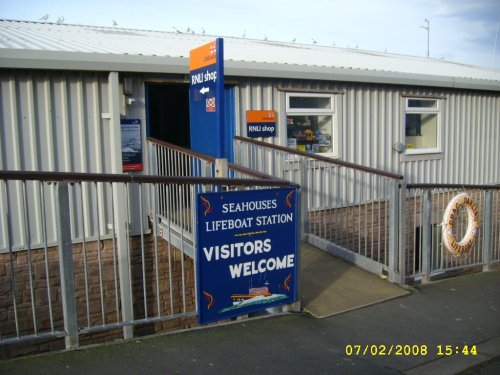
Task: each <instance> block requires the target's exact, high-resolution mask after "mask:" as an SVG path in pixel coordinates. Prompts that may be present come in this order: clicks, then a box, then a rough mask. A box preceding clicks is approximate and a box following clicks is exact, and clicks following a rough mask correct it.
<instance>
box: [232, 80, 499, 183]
mask: <svg viewBox="0 0 500 375" xmlns="http://www.w3.org/2000/svg"><path fill="white" fill-rule="evenodd" d="M286 88H291V89H294V90H297V89H303V90H304V91H308V90H309V91H310V90H317V91H325V92H328V91H330V92H335V91H340V92H343V93H342V94H336V95H337V97H338V98H339V100H337V101H336V102H337V103H341V105H340V108H337V109H336V111H337V113H338V116H337V124H338V126H339V130H340V131H339V135H340V138H341V145H340V147H341V150H340V156H341V157H340V158H341V159H342V160H346V161H349V162H353V163H357V164H361V165H365V166H369V167H373V168H377V169H382V170H385V171H388V172H393V173H398V174H402V175H403V176H404V177H405V181H406V182H407V183H463V184H487V183H500V167H499V160H500V95H499V94H497V93H493V92H481V91H465V90H459V91H454V90H443V89H432V88H425V89H424V88H410V87H403V86H388V85H367V84H343V83H335V82H318V81H303V80H302V81H278V80H257V79H252V80H250V79H248V80H241V81H240V84H239V90H238V94H239V98H238V100H239V102H238V103H239V108H240V116H239V124H240V127H239V129H237V133H238V134H239V135H243V136H246V119H245V114H246V111H247V110H251V109H252V110H259V109H274V110H276V111H277V112H278V114H279V118H278V123H279V126H278V134H277V137H276V138H266V139H262V140H264V141H266V142H270V143H275V144H280V145H286V130H285V129H286V113H285V106H286V103H285V95H284V92H285V91H286ZM402 94H405V95H431V96H436V97H443V98H444V99H442V112H441V116H442V138H443V139H442V148H443V152H442V153H441V154H438V155H432V154H428V155H421V156H418V157H411V156H404V154H399V153H397V152H396V151H394V150H393V146H394V144H395V143H398V142H401V143H403V144H404V143H405V140H404V138H405V135H404V113H405V103H404V97H403V96H402Z"/></svg>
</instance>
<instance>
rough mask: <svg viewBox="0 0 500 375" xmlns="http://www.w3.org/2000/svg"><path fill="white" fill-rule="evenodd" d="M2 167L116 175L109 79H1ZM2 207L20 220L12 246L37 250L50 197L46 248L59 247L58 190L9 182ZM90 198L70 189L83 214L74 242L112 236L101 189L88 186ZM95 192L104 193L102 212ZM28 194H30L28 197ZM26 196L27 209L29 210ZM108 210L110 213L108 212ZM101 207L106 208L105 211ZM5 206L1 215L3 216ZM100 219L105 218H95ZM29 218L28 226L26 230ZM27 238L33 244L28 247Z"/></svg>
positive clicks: (33, 75)
mask: <svg viewBox="0 0 500 375" xmlns="http://www.w3.org/2000/svg"><path fill="white" fill-rule="evenodd" d="M0 97H1V99H0V168H2V169H4V170H20V171H58V172H85V173H111V155H110V150H109V146H108V145H109V138H110V134H111V133H110V129H109V120H103V119H102V118H101V113H103V112H109V108H108V75H107V74H101V73H74V72H64V73H62V72H50V73H44V72H31V71H5V70H4V71H1V72H0ZM2 189H3V191H2V194H3V195H4V196H3V197H2V203H1V204H2V205H6V204H7V201H6V200H4V197H7V196H8V205H9V207H8V208H9V211H10V212H14V213H16V216H17V217H18V219H19V223H14V225H13V228H11V233H10V235H11V237H12V238H10V243H11V244H12V245H13V247H14V248H20V247H24V246H26V243H27V242H30V244H31V245H30V246H32V247H33V246H40V245H43V244H44V242H45V237H44V234H43V230H42V227H43V225H44V224H43V222H44V220H43V217H42V216H43V212H42V206H41V205H40V204H39V203H40V202H41V200H42V193H43V194H44V196H45V203H46V204H45V218H46V223H47V238H46V240H47V243H48V244H53V243H54V242H55V241H56V233H55V231H56V228H55V221H54V218H55V216H56V215H55V203H54V199H53V198H54V194H55V191H54V187H53V186H49V185H46V186H45V189H44V190H43V191H42V190H41V187H40V184H39V183H35V182H27V183H26V185H25V189H24V187H23V185H22V184H21V183H20V182H16V183H9V188H8V194H7V189H6V188H5V186H2ZM83 189H84V192H85V193H86V194H84V195H83V198H81V197H80V188H79V187H78V186H77V185H75V186H71V187H70V191H71V192H72V196H71V199H72V210H74V212H76V211H78V212H81V203H82V199H83V206H84V207H85V209H84V213H83V214H81V215H73V219H74V220H72V228H71V229H72V236H73V238H75V239H81V238H82V237H83V231H84V227H85V232H86V233H85V236H86V237H87V238H92V237H95V236H96V233H97V226H98V225H97V223H99V225H100V233H101V235H105V234H107V231H108V229H107V224H108V223H109V222H110V218H109V213H110V204H111V202H110V199H109V194H106V193H105V191H106V190H107V189H106V188H105V187H103V186H102V185H99V186H97V188H96V186H95V184H83ZM96 189H97V191H99V196H100V198H99V205H100V209H99V210H97V206H96V204H97V201H96V194H97V192H96ZM24 191H25V192H24ZM25 196H26V202H27V205H25V203H24V202H25ZM106 207H107V208H106ZM103 208H104V209H103ZM6 209H7V207H4V208H3V212H7V211H6ZM97 212H99V215H100V217H99V218H98V217H97V214H96V213H97ZM25 216H27V217H28V218H29V220H28V226H25V225H24V224H23V222H24V217H25ZM5 220H6V218H5V217H4V216H3V215H2V217H1V218H0V221H2V222H1V223H0V228H2V232H3V233H4V235H3V236H1V237H2V238H0V249H7V248H8V243H7V240H8V239H7V235H6V233H7V224H6V222H5ZM28 234H29V237H30V238H29V241H28Z"/></svg>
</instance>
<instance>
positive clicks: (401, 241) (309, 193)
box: [234, 137, 500, 283]
mask: <svg viewBox="0 0 500 375" xmlns="http://www.w3.org/2000/svg"><path fill="white" fill-rule="evenodd" d="M234 149H235V159H236V161H237V162H238V163H239V164H242V165H245V166H247V167H249V168H253V169H256V170H258V171H261V172H264V173H268V174H271V175H273V176H276V177H278V178H283V179H286V180H289V181H293V182H295V183H299V184H300V185H301V191H302V202H301V203H302V213H301V214H302V223H303V226H302V228H301V229H302V238H303V239H305V240H308V241H309V242H310V243H312V244H313V245H316V246H318V247H320V248H323V249H326V250H329V251H331V252H333V253H334V254H336V255H338V256H340V257H343V258H344V259H346V260H348V261H350V262H352V263H354V264H356V265H358V266H360V267H362V268H364V269H366V270H368V271H370V272H373V273H376V274H380V273H385V272H387V273H388V274H389V278H390V279H391V280H393V281H396V282H399V283H405V282H410V281H411V282H415V281H419V280H422V281H423V282H426V281H428V280H430V278H431V277H437V276H438V275H440V274H443V273H446V272H451V271H455V270H460V269H464V268H471V267H483V268H485V269H489V268H491V267H492V265H493V264H498V262H499V261H500V185H478V186H463V185H418V184H412V185H406V184H405V183H404V180H403V176H399V175H395V174H391V173H386V172H383V171H378V170H374V169H371V168H366V167H363V166H359V165H356V164H352V163H346V162H343V161H339V160H334V159H330V158H325V157H321V156H318V155H314V154H308V153H305V152H300V151H296V150H292V149H288V148H285V147H280V146H276V145H271V144H268V143H265V142H261V141H256V140H253V139H248V138H243V137H235V147H234ZM464 189H465V190H467V191H468V192H469V193H470V194H471V196H472V198H473V200H474V201H475V202H476V204H477V205H478V210H479V213H480V216H481V217H480V223H479V224H480V231H479V233H478V235H477V236H476V241H475V245H474V247H473V248H472V250H471V252H469V253H468V254H466V255H463V256H461V257H454V256H453V255H451V254H449V252H448V251H447V250H446V249H445V248H444V247H443V244H442V239H441V223H442V220H443V213H444V210H445V208H446V206H447V204H448V202H449V201H450V200H451V198H452V197H453V196H454V195H455V194H457V191H459V190H460V191H462V190H464ZM463 221H464V220H461V221H459V223H458V224H456V227H457V228H456V231H457V236H458V237H460V236H461V235H463V232H464V227H465V224H463Z"/></svg>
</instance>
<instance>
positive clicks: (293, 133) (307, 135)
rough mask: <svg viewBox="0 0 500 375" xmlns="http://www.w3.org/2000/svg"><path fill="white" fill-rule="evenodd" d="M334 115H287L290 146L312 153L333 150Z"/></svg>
mask: <svg viewBox="0 0 500 375" xmlns="http://www.w3.org/2000/svg"><path fill="white" fill-rule="evenodd" d="M331 132H332V116H330V115H306V116H304V115H293V116H290V115H289V116H287V137H288V147H290V148H295V149H297V150H299V151H305V152H312V153H318V152H319V153H327V152H332V134H331Z"/></svg>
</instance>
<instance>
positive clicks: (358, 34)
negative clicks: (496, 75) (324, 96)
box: [0, 0, 500, 69]
mask: <svg viewBox="0 0 500 375" xmlns="http://www.w3.org/2000/svg"><path fill="white" fill-rule="evenodd" d="M47 14H48V15H49V17H48V22H56V21H57V20H58V19H59V18H60V17H64V23H68V24H79V25H93V26H109V27H122V28H132V29H143V30H160V31H173V30H174V28H175V29H177V30H179V31H181V32H186V30H188V28H189V29H191V30H194V32H196V33H202V30H205V33H206V34H207V35H214V36H222V37H224V36H233V37H243V36H245V37H246V38H252V39H264V38H266V37H267V39H268V40H273V41H282V42H291V41H293V40H295V42H296V43H304V44H312V43H314V41H315V42H316V43H317V44H318V45H326V46H333V45H335V46H336V47H347V48H359V49H361V50H368V51H380V52H384V51H387V52H390V53H397V54H404V55H413V56H423V57H425V56H427V50H428V44H427V34H428V31H427V29H426V27H427V26H428V25H429V26H430V29H429V56H430V57H431V58H437V59H445V60H448V61H455V62H460V63H466V64H473V65H479V66H483V67H486V68H494V69H500V30H499V29H500V0H285V1H283V0H245V1H241V0H201V1H199V0H135V1H132V0H80V1H75V0H0V18H2V19H11V20H28V21H37V20H39V19H40V18H42V17H43V16H45V15H47ZM426 20H428V21H429V23H427V22H426ZM113 21H115V22H116V23H117V26H113Z"/></svg>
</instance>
